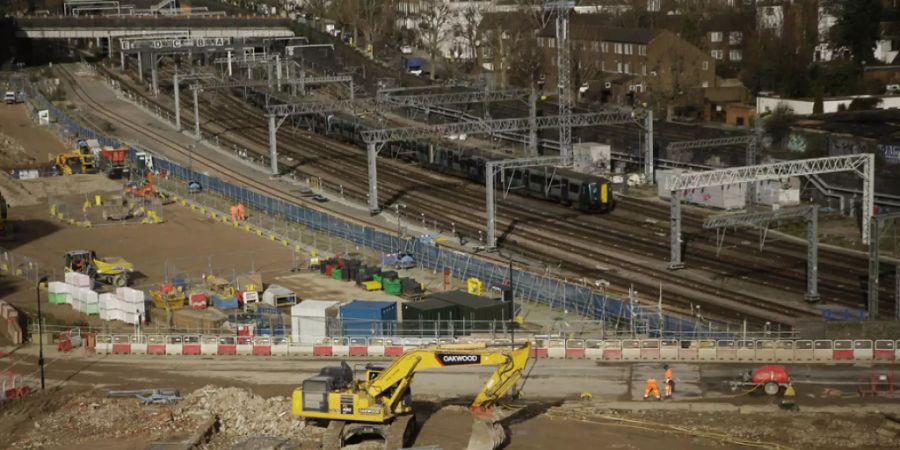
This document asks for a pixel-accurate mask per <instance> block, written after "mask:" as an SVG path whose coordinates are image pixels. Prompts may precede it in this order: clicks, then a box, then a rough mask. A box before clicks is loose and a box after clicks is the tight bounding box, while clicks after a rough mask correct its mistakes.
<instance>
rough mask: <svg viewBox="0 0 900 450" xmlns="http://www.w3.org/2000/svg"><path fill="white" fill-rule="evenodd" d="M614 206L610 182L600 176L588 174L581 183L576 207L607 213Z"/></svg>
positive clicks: (587, 210) (614, 200)
mask: <svg viewBox="0 0 900 450" xmlns="http://www.w3.org/2000/svg"><path fill="white" fill-rule="evenodd" d="M615 207H616V199H615V197H614V196H613V191H612V184H611V183H610V182H609V180H608V179H606V178H604V177H600V176H593V175H592V176H588V177H587V178H586V179H585V182H584V183H583V184H582V188H581V192H580V195H579V199H578V209H580V210H582V211H585V212H598V213H608V212H611V211H612V210H613V209H614V208H615Z"/></svg>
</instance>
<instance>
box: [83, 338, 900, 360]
mask: <svg viewBox="0 0 900 450" xmlns="http://www.w3.org/2000/svg"><path fill="white" fill-rule="evenodd" d="M449 343H484V344H486V345H492V346H508V345H510V340H509V339H493V340H488V339H460V340H454V339H440V340H438V339H422V338H380V337H379V338H366V337H338V338H319V339H316V340H314V342H313V343H309V342H305V343H304V342H301V343H297V342H291V341H290V339H288V338H284V337H270V336H257V337H249V336H233V335H228V336H220V335H202V336H201V335H156V334H151V335H127V334H112V335H111V334H98V335H97V336H96V344H95V345H94V346H93V347H92V350H93V351H96V353H99V354H118V355H129V354H134V355H141V354H148V355H160V356H162V355H166V356H177V355H184V356H202V355H209V356H211V355H218V356H234V355H248V356H250V355H253V356H313V357H324V358H381V357H386V358H392V357H396V356H399V355H401V354H402V353H403V352H404V351H407V350H411V349H415V348H419V347H424V346H430V345H437V344H449ZM531 355H532V357H535V358H558V359H593V360H605V361H620V360H627V361H708V362H746V363H758V362H779V363H810V362H827V363H835V362H837V363H840V362H845V363H865V362H883V361H897V360H900V340H896V341H894V340H884V339H882V340H876V341H873V340H868V339H857V340H852V339H839V340H833V341H832V340H816V341H812V340H772V339H761V340H757V341H750V340H746V341H741V340H738V341H735V340H720V341H715V340H686V341H678V340H672V339H625V340H618V339H609V340H602V339H563V338H539V339H535V340H534V341H533V342H532V350H531Z"/></svg>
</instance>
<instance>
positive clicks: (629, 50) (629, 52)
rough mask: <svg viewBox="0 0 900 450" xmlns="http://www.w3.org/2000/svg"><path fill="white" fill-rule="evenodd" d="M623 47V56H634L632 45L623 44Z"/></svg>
mask: <svg viewBox="0 0 900 450" xmlns="http://www.w3.org/2000/svg"><path fill="white" fill-rule="evenodd" d="M624 47H625V54H626V55H632V54H634V46H633V45H631V44H625V46H624Z"/></svg>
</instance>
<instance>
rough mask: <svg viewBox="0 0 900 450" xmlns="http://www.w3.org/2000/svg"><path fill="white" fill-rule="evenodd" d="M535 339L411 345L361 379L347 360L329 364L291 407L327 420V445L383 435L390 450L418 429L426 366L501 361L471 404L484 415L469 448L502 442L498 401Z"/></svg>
mask: <svg viewBox="0 0 900 450" xmlns="http://www.w3.org/2000/svg"><path fill="white" fill-rule="evenodd" d="M530 351H531V348H530V344H528V343H526V344H525V345H523V346H521V347H519V348H517V349H514V350H510V349H499V348H489V347H486V346H484V345H480V346H479V345H450V346H438V347H430V348H421V349H416V350H411V351H408V352H406V353H404V354H403V355H401V356H400V357H398V358H397V359H396V360H394V361H393V362H392V363H391V364H390V365H388V366H386V367H385V366H378V365H372V364H370V365H368V366H367V367H366V370H365V375H364V378H363V379H361V380H359V379H357V378H356V374H355V373H354V371H353V369H352V368H351V367H350V366H349V365H348V364H347V363H346V362H342V363H341V365H340V366H337V367H325V368H323V369H322V370H321V371H320V372H319V374H318V375H316V376H313V377H311V378H307V379H306V380H304V381H303V384H302V386H301V387H298V388H296V389H294V392H293V395H292V398H291V410H292V411H291V412H292V413H293V415H294V416H297V417H302V418H303V419H305V420H311V421H327V422H328V427H327V429H326V431H325V437H324V438H323V441H322V444H323V445H322V448H323V450H338V449H340V448H341V447H342V446H343V445H344V443H345V442H347V441H348V440H350V439H352V438H353V437H354V436H357V437H359V436H363V435H378V436H381V437H382V438H383V439H384V442H385V446H384V448H385V449H386V450H396V449H398V448H403V447H405V446H406V445H408V444H409V442H408V440H409V439H410V437H411V436H412V434H413V432H414V430H415V415H414V411H413V408H412V394H411V392H410V384H411V383H412V380H413V376H414V375H415V374H416V373H417V372H419V371H422V370H427V369H441V368H453V367H471V366H497V369H496V370H495V371H494V373H493V374H491V378H490V380H488V382H487V383H485V385H484V387H482V389H481V391H480V392H479V393H478V395H477V396H476V397H475V400H474V401H473V402H472V404H471V406H470V409H471V410H472V412H473V413H474V414H475V416H476V418H477V419H478V420H476V421H475V423H474V425H473V429H472V436H471V438H470V440H469V447H468V448H469V449H493V448H496V447H497V446H499V445H500V444H501V443H502V441H503V439H502V429H500V430H498V428H499V426H498V425H496V424H495V423H493V419H494V410H493V408H494V406H495V404H496V403H497V402H498V401H499V400H501V399H502V398H503V397H504V396H506V394H507V393H509V392H510V391H512V390H513V389H514V388H515V387H516V383H517V382H518V381H519V379H520V378H521V377H522V375H523V373H524V372H525V365H526V364H527V363H528V358H529V353H530Z"/></svg>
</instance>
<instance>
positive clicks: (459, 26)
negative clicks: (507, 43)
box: [396, 0, 496, 60]
mask: <svg viewBox="0 0 900 450" xmlns="http://www.w3.org/2000/svg"><path fill="white" fill-rule="evenodd" d="M436 1H437V2H438V3H440V2H442V3H444V4H446V5H447V7H448V14H447V18H446V21H445V22H444V25H443V27H442V30H441V33H440V34H441V36H442V39H441V42H440V51H439V53H440V55H441V56H442V57H444V58H448V59H456V60H469V59H472V58H474V56H475V51H476V49H474V48H472V45H471V43H470V40H469V39H467V37H466V36H465V33H466V30H467V29H469V28H472V27H474V28H478V26H479V24H480V23H481V20H482V17H483V15H484V14H485V13H486V12H489V11H493V9H494V8H495V6H496V5H495V3H496V2H495V1H490V0H436ZM430 3H431V2H430V1H425V0H399V1H397V21H396V26H397V28H398V29H399V30H400V31H401V35H403V36H404V39H405V40H406V41H407V42H405V43H408V44H413V45H418V44H419V42H418V41H419V38H420V36H419V26H420V24H421V22H422V13H423V10H424V8H427V7H428V6H429V4H430ZM469 12H471V14H469Z"/></svg>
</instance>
